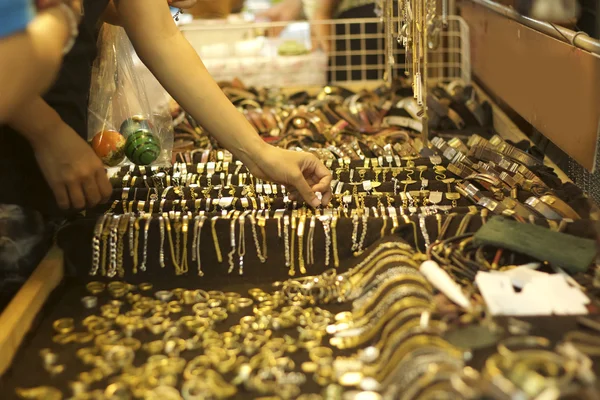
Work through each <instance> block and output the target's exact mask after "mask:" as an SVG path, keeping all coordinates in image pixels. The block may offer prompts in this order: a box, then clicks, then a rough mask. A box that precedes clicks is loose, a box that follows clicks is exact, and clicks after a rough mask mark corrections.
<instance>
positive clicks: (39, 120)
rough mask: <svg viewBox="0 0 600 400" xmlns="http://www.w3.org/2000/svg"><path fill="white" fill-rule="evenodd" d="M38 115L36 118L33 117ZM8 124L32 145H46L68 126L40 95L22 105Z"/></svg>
mask: <svg viewBox="0 0 600 400" xmlns="http://www.w3.org/2000/svg"><path fill="white" fill-rule="evenodd" d="M32 115H36V118H31V116H32ZM8 125H10V126H11V128H13V129H14V130H16V131H17V132H19V133H20V134H21V135H22V136H23V137H24V138H25V139H27V141H28V142H29V143H30V144H31V146H32V147H34V148H35V147H41V146H46V145H47V143H48V141H49V140H53V139H54V138H55V137H56V135H59V134H62V133H61V132H65V127H68V125H66V124H65V123H64V122H63V120H62V119H61V118H60V116H59V115H58V114H57V113H56V111H54V110H53V109H52V108H51V107H50V106H49V105H48V104H46V103H45V102H44V100H42V98H40V97H36V98H35V99H33V100H32V101H29V102H27V103H25V104H23V105H21V106H20V107H19V108H18V110H17V112H15V113H14V114H13V116H12V117H11V118H10V119H9V121H8Z"/></svg>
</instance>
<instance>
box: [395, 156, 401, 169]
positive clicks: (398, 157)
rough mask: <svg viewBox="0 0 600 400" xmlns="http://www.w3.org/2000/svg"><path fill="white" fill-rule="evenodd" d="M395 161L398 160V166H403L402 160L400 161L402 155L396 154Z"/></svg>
mask: <svg viewBox="0 0 600 400" xmlns="http://www.w3.org/2000/svg"><path fill="white" fill-rule="evenodd" d="M394 161H395V162H396V167H401V166H402V162H401V161H400V156H394Z"/></svg>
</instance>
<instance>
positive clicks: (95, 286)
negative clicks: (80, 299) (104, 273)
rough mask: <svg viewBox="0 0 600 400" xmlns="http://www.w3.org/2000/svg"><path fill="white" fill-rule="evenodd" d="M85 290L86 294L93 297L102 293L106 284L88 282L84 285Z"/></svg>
mask: <svg viewBox="0 0 600 400" xmlns="http://www.w3.org/2000/svg"><path fill="white" fill-rule="evenodd" d="M85 287H86V289H87V290H88V292H90V293H91V294H93V295H98V294H100V293H102V292H104V289H106V284H105V283H102V282H97V281H94V282H89V283H88V284H86V285H85Z"/></svg>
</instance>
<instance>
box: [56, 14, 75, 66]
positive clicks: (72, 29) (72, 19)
mask: <svg viewBox="0 0 600 400" xmlns="http://www.w3.org/2000/svg"><path fill="white" fill-rule="evenodd" d="M58 6H59V7H60V9H61V10H62V11H63V12H64V13H65V16H66V18H67V20H68V22H69V41H68V42H67V43H66V44H65V46H64V47H63V55H64V54H67V53H68V52H69V51H71V49H72V48H73V46H74V45H75V39H77V36H79V23H78V22H77V16H76V15H75V12H74V11H73V10H72V9H71V7H69V6H68V5H66V4H65V3H61V4H59V5H58Z"/></svg>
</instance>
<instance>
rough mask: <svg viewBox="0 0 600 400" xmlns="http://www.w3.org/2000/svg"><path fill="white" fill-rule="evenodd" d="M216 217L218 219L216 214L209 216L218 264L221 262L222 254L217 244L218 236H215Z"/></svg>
mask: <svg viewBox="0 0 600 400" xmlns="http://www.w3.org/2000/svg"><path fill="white" fill-rule="evenodd" d="M218 219H219V217H218V216H216V217H212V218H211V220H210V228H211V232H212V238H213V244H214V245H215V253H216V255H217V262H219V264H220V263H222V262H223V254H221V246H220V245H219V237H218V236H217V229H216V226H215V224H216V223H217V220H218Z"/></svg>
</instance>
